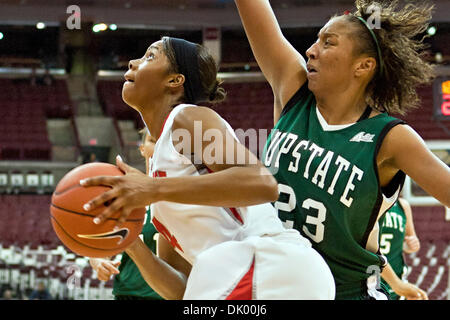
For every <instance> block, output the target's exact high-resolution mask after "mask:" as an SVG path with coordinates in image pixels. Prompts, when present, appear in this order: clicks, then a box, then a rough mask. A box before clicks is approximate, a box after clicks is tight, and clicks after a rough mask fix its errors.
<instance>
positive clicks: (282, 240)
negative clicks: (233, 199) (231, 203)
mask: <svg viewBox="0 0 450 320" xmlns="http://www.w3.org/2000/svg"><path fill="white" fill-rule="evenodd" d="M334 297H335V284H334V279H333V276H332V274H331V271H330V269H329V267H328V265H327V264H326V262H325V260H324V259H323V258H322V256H320V254H319V253H317V251H315V250H314V249H313V248H312V247H311V244H310V242H309V241H308V240H306V239H305V238H304V237H302V236H301V235H300V234H299V233H298V231H296V230H292V229H291V230H286V232H283V233H280V234H278V235H270V236H262V237H250V238H247V239H245V240H242V241H227V242H224V243H221V244H218V245H216V246H213V247H211V248H209V249H208V250H205V251H204V252H202V253H201V254H199V255H198V256H197V258H196V260H195V262H194V264H193V267H192V270H191V273H190V275H189V278H188V281H187V286H186V291H185V294H184V297H183V299H185V300H225V299H226V300H319V299H323V300H332V299H334Z"/></svg>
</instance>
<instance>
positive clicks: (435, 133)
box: [0, 0, 450, 300]
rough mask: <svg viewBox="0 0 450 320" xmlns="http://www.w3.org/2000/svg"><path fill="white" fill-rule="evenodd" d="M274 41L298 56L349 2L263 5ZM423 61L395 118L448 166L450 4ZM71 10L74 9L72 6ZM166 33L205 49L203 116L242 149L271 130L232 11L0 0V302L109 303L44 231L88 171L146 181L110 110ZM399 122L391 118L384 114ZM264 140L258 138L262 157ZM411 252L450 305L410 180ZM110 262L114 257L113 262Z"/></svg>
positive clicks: (444, 5) (445, 236)
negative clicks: (214, 90) (425, 70)
mask: <svg viewBox="0 0 450 320" xmlns="http://www.w3.org/2000/svg"><path fill="white" fill-rule="evenodd" d="M270 2H271V4H272V6H273V8H274V10H275V13H276V15H277V18H278V20H279V22H280V25H281V27H282V29H283V33H284V35H285V36H286V37H287V39H288V40H289V41H290V42H291V43H292V44H293V45H294V47H296V48H297V49H298V50H299V51H300V52H301V53H302V54H304V53H305V51H306V50H307V49H308V48H309V46H311V44H312V43H313V42H315V41H316V34H317V33H318V31H319V30H320V28H321V27H322V26H323V25H324V24H325V23H326V22H327V21H328V19H329V18H330V17H331V16H332V15H334V14H336V13H339V14H340V13H343V12H344V11H345V10H353V1H349V0H334V1H332V0H272V1H270ZM433 2H434V3H435V4H436V11H435V14H434V17H433V21H432V24H431V25H430V28H429V29H428V30H427V32H426V35H427V38H426V40H425V41H426V42H427V43H428V44H429V49H428V50H427V52H426V53H425V55H424V58H425V59H427V60H428V61H430V62H433V63H435V64H436V72H437V78H436V80H435V81H434V83H433V84H431V85H429V86H424V87H422V88H419V94H420V96H421V98H422V105H421V107H420V108H419V109H417V110H415V111H413V112H411V113H410V114H408V115H407V116H405V117H401V118H403V119H405V120H406V121H407V122H408V124H409V125H411V126H412V127H413V128H414V129H415V130H416V131H417V132H418V133H419V134H420V135H421V136H422V137H423V138H424V139H425V141H426V143H427V144H428V146H429V147H430V149H431V150H432V151H433V152H434V153H435V154H436V155H437V156H438V157H439V158H441V159H442V160H443V161H444V162H445V163H447V164H449V163H450V154H449V152H450V1H448V0H445V1H444V0H436V1H433ZM73 5H75V6H73ZM164 35H168V36H174V37H180V38H184V39H186V40H190V41H193V42H197V43H202V44H204V45H205V46H207V47H208V48H209V50H210V51H211V53H212V54H213V55H214V57H215V58H216V60H217V63H218V64H219V65H220V77H221V78H222V79H223V80H224V85H223V86H224V87H225V89H226V90H227V92H228V98H227V100H226V101H225V102H223V103H221V104H219V105H215V106H213V108H214V109H215V110H216V111H217V112H218V113H219V114H220V115H221V116H222V117H224V118H225V119H226V120H227V121H229V123H230V124H231V126H232V127H233V128H235V129H242V130H241V131H240V134H238V137H239V138H240V139H242V141H243V142H244V143H245V144H246V145H248V143H249V142H248V141H247V140H246V139H245V135H244V134H242V132H245V131H246V130H248V129H256V130H267V133H269V132H270V129H271V128H272V127H273V111H272V108H273V96H272V91H271V89H270V87H269V85H268V84H267V82H266V81H265V79H264V77H263V76H262V74H261V72H260V70H259V68H258V65H257V63H256V62H255V59H254V57H253V55H252V52H251V50H250V47H249V44H248V42H247V39H246V37H245V34H244V31H243V29H242V26H241V23H240V20H239V16H238V13H237V10H236V8H235V5H234V2H233V1H230V0H189V1H188V0H78V1H75V2H73V1H65V0H0V298H1V297H3V296H4V293H5V292H6V293H7V294H6V296H8V295H11V296H12V297H13V298H16V299H27V298H28V297H29V294H30V293H31V291H32V290H34V289H35V288H36V287H37V286H38V283H41V284H40V285H41V286H42V285H44V286H45V287H46V288H47V289H48V291H49V293H50V294H51V296H52V298H54V299H111V297H112V296H111V289H112V281H108V282H106V283H105V282H100V281H98V280H97V279H96V276H95V274H93V272H92V269H91V268H90V266H89V265H88V262H87V260H86V258H84V257H79V256H77V255H75V254H73V253H72V252H70V250H68V249H67V248H66V247H64V245H62V243H61V242H60V241H59V240H58V238H57V237H56V235H55V233H54V232H53V230H52V227H51V224H50V220H49V204H50V198H51V194H52V192H53V190H54V187H55V185H56V184H57V183H58V181H59V179H61V178H62V176H64V174H65V173H66V172H68V171H69V170H71V169H72V168H74V167H76V166H78V165H80V164H82V163H86V162H92V161H102V162H111V163H114V159H115V156H116V155H117V154H120V155H121V156H122V157H123V158H124V160H125V161H127V162H128V163H129V164H131V165H132V166H134V167H137V168H139V169H141V170H142V171H145V169H144V161H143V159H142V157H141V156H140V154H139V152H138V145H139V143H140V137H139V134H138V131H139V129H141V128H142V127H143V123H142V120H141V118H140V116H139V114H138V113H137V112H135V111H134V110H133V109H131V108H129V107H128V106H126V105H125V104H124V102H123V101H122V98H121V89H122V84H123V74H124V73H125V71H126V69H127V65H128V61H129V60H130V59H134V58H137V57H141V56H142V55H143V54H144V52H145V50H146V49H147V47H148V46H149V45H150V44H151V43H152V42H154V41H157V40H159V39H160V38H161V36H164ZM394 116H397V115H394ZM266 137H267V135H262V136H259V140H260V141H258V147H256V148H253V150H252V151H253V152H255V153H256V154H258V155H259V153H260V152H261V151H262V147H263V146H264V142H265V139H266ZM404 197H405V198H406V199H407V200H409V201H410V203H411V205H412V206H413V213H414V220H415V226H416V231H417V234H418V236H419V238H420V240H421V241H422V248H421V250H420V251H419V253H415V254H411V255H408V256H406V259H407V263H408V264H409V266H410V270H409V271H410V275H409V281H410V282H412V283H415V284H417V285H419V286H420V287H421V288H423V289H424V290H426V291H427V292H428V295H429V297H430V299H439V300H444V299H449V296H450V291H449V265H450V263H449V256H450V223H449V220H450V212H449V211H448V208H445V207H443V206H442V205H439V203H437V201H435V200H434V199H433V198H431V197H429V196H428V195H427V194H426V193H425V192H424V191H423V190H421V189H420V188H419V187H418V186H417V185H416V184H415V183H414V181H411V180H410V179H408V180H407V181H406V184H405V190H404ZM117 259H118V258H117Z"/></svg>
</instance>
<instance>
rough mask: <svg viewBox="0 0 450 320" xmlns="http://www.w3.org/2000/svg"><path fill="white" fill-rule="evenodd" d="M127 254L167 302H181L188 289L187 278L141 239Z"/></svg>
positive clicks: (150, 284) (129, 248)
mask: <svg viewBox="0 0 450 320" xmlns="http://www.w3.org/2000/svg"><path fill="white" fill-rule="evenodd" d="M126 253H127V254H128V255H129V256H130V258H131V259H133V261H134V263H135V264H136V265H137V267H138V268H139V271H140V272H141V275H142V277H143V278H144V280H145V281H146V282H147V284H148V285H149V286H150V287H151V288H152V289H153V290H155V291H156V292H157V293H158V294H159V295H160V296H162V297H163V298H164V299H166V300H181V299H182V298H183V295H184V291H185V289H186V281H187V277H186V275H184V274H183V273H181V272H179V271H177V270H175V269H174V268H173V267H172V266H170V265H169V264H168V263H166V262H165V261H164V260H162V259H160V258H158V257H157V256H156V255H155V254H154V253H153V252H152V251H151V250H150V249H149V248H148V247H147V246H146V245H145V243H144V242H142V241H140V240H139V239H138V240H136V241H135V242H134V243H133V244H132V245H131V246H130V247H128V248H127V250H126Z"/></svg>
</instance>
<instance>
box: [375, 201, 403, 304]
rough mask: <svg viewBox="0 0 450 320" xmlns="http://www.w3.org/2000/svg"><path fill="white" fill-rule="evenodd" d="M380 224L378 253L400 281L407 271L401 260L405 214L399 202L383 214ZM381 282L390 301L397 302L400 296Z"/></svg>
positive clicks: (384, 282) (385, 283)
mask: <svg viewBox="0 0 450 320" xmlns="http://www.w3.org/2000/svg"><path fill="white" fill-rule="evenodd" d="M381 222H382V224H381ZM380 224H381V231H380V252H381V254H383V255H385V256H386V258H387V259H388V262H389V264H390V265H391V267H392V269H393V270H394V272H395V274H396V275H397V276H398V277H399V278H400V279H404V276H405V275H406V272H407V269H408V267H407V266H406V263H405V260H404V259H403V241H404V240H405V230H406V214H405V211H404V210H403V208H402V206H401V204H400V202H399V201H397V202H396V203H395V204H394V206H392V208H391V209H389V211H387V212H386V213H385V214H384V217H383V218H382V220H380ZM381 281H382V282H383V285H384V286H385V287H386V289H387V290H388V293H389V296H390V299H391V300H398V299H399V298H400V296H399V295H397V294H396V293H395V292H394V290H392V289H391V287H390V286H389V285H388V284H387V282H386V281H384V280H383V279H381Z"/></svg>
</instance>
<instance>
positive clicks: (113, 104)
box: [97, 80, 143, 128]
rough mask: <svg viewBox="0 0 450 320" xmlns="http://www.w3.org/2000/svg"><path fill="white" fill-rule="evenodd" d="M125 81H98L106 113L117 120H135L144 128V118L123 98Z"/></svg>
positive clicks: (98, 88)
mask: <svg viewBox="0 0 450 320" xmlns="http://www.w3.org/2000/svg"><path fill="white" fill-rule="evenodd" d="M122 86H123V81H117V80H114V81H113V80H99V81H97V94H98V99H99V101H100V104H101V105H102V108H103V111H104V113H105V115H107V116H110V117H113V118H114V119H117V120H133V121H134V123H135V127H136V128H142V126H143V125H142V120H141V117H140V115H139V113H137V112H136V111H135V110H134V109H132V108H130V107H129V106H128V105H126V104H125V102H123V100H122Z"/></svg>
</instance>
